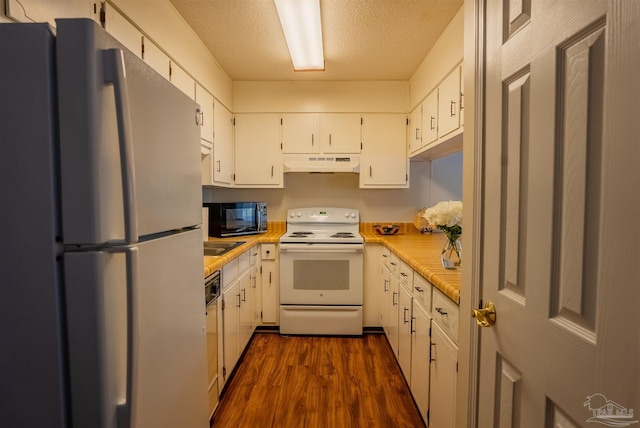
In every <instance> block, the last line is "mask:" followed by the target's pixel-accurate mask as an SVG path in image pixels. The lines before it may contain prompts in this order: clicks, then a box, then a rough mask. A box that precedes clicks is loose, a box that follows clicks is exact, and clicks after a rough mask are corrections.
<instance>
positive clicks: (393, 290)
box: [387, 272, 400, 358]
mask: <svg viewBox="0 0 640 428" xmlns="http://www.w3.org/2000/svg"><path fill="white" fill-rule="evenodd" d="M389 292H390V293H389V297H390V299H389V320H388V321H389V328H388V330H389V332H388V333H387V339H388V340H389V344H390V345H391V349H392V350H393V354H394V355H395V356H396V358H398V313H399V312H400V311H399V306H398V300H399V294H400V280H399V279H398V277H397V276H396V275H394V274H393V272H392V273H391V275H389Z"/></svg>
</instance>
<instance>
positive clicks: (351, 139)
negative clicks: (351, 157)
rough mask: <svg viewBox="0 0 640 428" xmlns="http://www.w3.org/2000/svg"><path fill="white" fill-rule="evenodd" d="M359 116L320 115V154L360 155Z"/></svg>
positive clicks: (350, 114)
mask: <svg viewBox="0 0 640 428" xmlns="http://www.w3.org/2000/svg"><path fill="white" fill-rule="evenodd" d="M360 128H361V126H360V115H359V114H357V113H323V114H321V115H320V151H321V152H322V153H360Z"/></svg>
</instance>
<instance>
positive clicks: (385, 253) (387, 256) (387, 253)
mask: <svg viewBox="0 0 640 428" xmlns="http://www.w3.org/2000/svg"><path fill="white" fill-rule="evenodd" d="M382 263H383V264H384V265H385V266H386V267H387V269H389V270H391V250H389V249H388V248H387V247H382Z"/></svg>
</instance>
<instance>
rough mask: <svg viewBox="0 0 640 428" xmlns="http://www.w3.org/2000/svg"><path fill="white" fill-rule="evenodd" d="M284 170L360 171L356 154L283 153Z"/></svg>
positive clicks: (358, 157)
mask: <svg viewBox="0 0 640 428" xmlns="http://www.w3.org/2000/svg"><path fill="white" fill-rule="evenodd" d="M282 160H283V163H284V172H320V173H331V172H356V173H359V172H360V156H358V155H318V154H314V155H308V154H307V155H284V156H283V159H282Z"/></svg>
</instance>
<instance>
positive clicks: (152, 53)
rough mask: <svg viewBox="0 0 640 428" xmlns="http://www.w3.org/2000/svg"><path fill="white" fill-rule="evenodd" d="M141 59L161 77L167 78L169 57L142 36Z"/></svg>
mask: <svg viewBox="0 0 640 428" xmlns="http://www.w3.org/2000/svg"><path fill="white" fill-rule="evenodd" d="M142 59H143V60H144V61H145V62H146V63H147V64H149V65H150V66H151V67H153V69H154V70H155V71H157V72H158V73H159V74H160V75H161V76H162V77H164V78H165V79H167V80H169V78H170V77H169V67H170V60H169V57H168V56H167V55H166V54H165V53H164V52H162V50H161V49H160V48H159V47H158V46H157V45H156V44H155V43H153V42H152V41H151V40H149V39H148V38H146V37H144V36H143V37H142Z"/></svg>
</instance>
